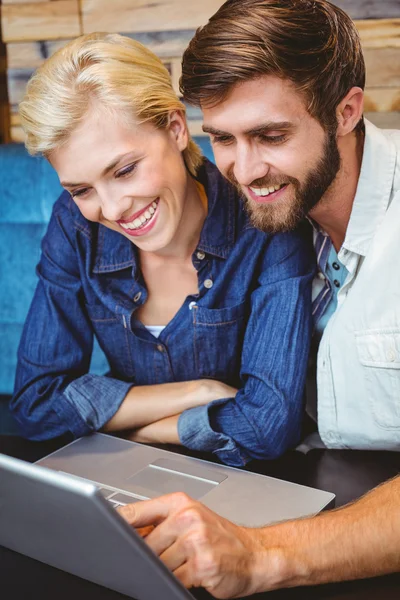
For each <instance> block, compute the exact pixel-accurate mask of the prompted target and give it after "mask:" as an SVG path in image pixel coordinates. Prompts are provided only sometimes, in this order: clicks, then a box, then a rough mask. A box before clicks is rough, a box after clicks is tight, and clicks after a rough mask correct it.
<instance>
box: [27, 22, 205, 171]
mask: <svg viewBox="0 0 400 600" xmlns="http://www.w3.org/2000/svg"><path fill="white" fill-rule="evenodd" d="M96 101H98V102H100V103H101V105H102V107H104V108H105V109H106V110H109V111H111V113H113V114H116V115H117V116H118V117H121V116H122V117H123V118H124V119H127V122H128V123H130V122H132V120H133V119H135V121H136V122H139V123H144V122H151V123H152V124H154V126H155V127H157V128H160V129H163V128H166V127H167V126H168V123H169V116H170V113H171V111H174V110H179V111H182V112H183V114H185V106H184V104H182V102H180V100H179V98H178V97H177V95H176V94H175V92H174V90H173V87H172V84H171V78H170V76H169V73H168V70H167V69H166V68H165V66H164V65H163V64H162V62H161V61H160V59H159V58H158V57H157V56H156V55H155V54H153V53H152V52H151V51H150V50H148V49H147V48H146V47H145V46H143V45H142V44H140V43H139V42H136V41H135V40H132V39H130V38H128V37H124V36H122V35H118V34H107V33H92V34H89V35H84V36H81V37H79V38H77V39H75V40H73V41H72V42H70V43H69V44H67V45H66V46H65V47H64V48H61V49H60V50H58V51H57V52H56V53H55V54H54V55H53V56H51V57H50V58H48V59H47V60H46V61H45V62H44V63H43V65H41V66H40V67H39V68H38V69H37V71H36V72H35V74H34V75H33V76H32V77H31V79H30V81H29V82H28V85H27V89H26V94H25V96H24V99H23V101H22V102H21V104H20V106H19V113H20V116H21V124H22V127H23V129H24V131H25V134H26V141H25V145H26V148H27V150H28V152H29V153H30V154H33V155H36V154H42V155H44V156H48V155H49V154H50V153H51V152H52V151H53V150H55V149H56V148H59V147H60V146H61V145H63V144H64V143H65V142H66V141H67V140H68V138H69V136H70V134H71V133H72V131H73V130H74V129H75V128H76V127H77V125H78V124H79V123H80V122H81V121H82V119H83V118H84V117H85V115H86V114H87V113H88V111H89V110H90V106H91V104H92V103H93V102H96ZM183 157H184V160H185V163H186V166H187V168H188V169H189V171H190V172H191V173H192V174H193V175H195V174H196V172H197V170H198V168H199V166H200V164H201V162H202V160H203V157H202V155H201V152H200V149H199V148H198V146H197V145H196V144H195V143H194V141H193V140H192V139H191V137H190V135H189V142H188V146H187V148H186V149H185V150H184V151H183Z"/></svg>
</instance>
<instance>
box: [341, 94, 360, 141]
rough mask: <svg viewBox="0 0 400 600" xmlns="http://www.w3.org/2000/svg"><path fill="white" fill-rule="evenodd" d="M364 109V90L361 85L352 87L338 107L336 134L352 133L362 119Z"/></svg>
mask: <svg viewBox="0 0 400 600" xmlns="http://www.w3.org/2000/svg"><path fill="white" fill-rule="evenodd" d="M363 110H364V92H363V91H362V89H361V88H359V87H352V88H351V90H349V91H348V92H347V94H346V96H345V97H344V98H343V100H342V101H341V102H340V103H339V104H338V106H337V108H336V118H337V121H338V128H337V131H336V134H337V135H338V136H344V135H347V134H348V133H351V132H352V131H353V130H354V129H355V127H356V125H357V123H358V122H359V120H360V119H361V117H362V115H363Z"/></svg>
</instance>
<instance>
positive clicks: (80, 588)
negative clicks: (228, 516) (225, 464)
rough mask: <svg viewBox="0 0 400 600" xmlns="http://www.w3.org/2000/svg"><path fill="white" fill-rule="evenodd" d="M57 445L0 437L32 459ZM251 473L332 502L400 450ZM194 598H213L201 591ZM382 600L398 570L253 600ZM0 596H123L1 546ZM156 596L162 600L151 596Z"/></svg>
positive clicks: (11, 450) (397, 581)
mask: <svg viewBox="0 0 400 600" xmlns="http://www.w3.org/2000/svg"><path fill="white" fill-rule="evenodd" d="M58 447H60V442H59V441H51V442H43V443H42V442H41V443H35V442H28V441H26V440H23V439H21V438H18V437H14V436H0V452H2V453H4V454H8V455H10V456H14V457H17V458H20V459H23V460H27V461H29V462H34V461H36V460H38V459H39V458H42V457H43V456H45V455H46V454H49V453H50V452H52V451H54V450H55V449H57V448H58ZM248 468H249V469H250V470H252V471H254V472H258V473H263V474H265V475H270V476H273V477H279V478H281V479H286V480H287V481H293V482H295V483H301V484H304V485H310V486H313V487H316V488H320V489H325V490H328V491H331V492H334V493H335V494H336V506H342V505H343V504H345V503H347V502H349V501H351V500H354V499H356V498H358V497H359V496H361V495H362V494H364V493H365V492H367V491H368V490H370V489H372V488H373V487H375V486H376V485H378V484H379V483H381V482H383V481H386V480H387V479H390V478H391V477H394V476H396V475H397V474H398V473H399V472H400V453H393V452H359V451H342V450H312V451H311V452H309V453H308V454H307V455H303V454H300V453H298V452H291V453H288V454H287V455H285V456H284V457H283V458H281V459H279V460H277V461H272V462H267V461H254V462H253V463H251V464H250V465H249V466H248ZM193 593H194V594H195V595H196V598H198V600H206V599H209V598H211V596H210V595H209V594H206V593H204V592H203V591H202V590H196V591H195V592H193ZM377 596H379V597H380V598H382V600H395V599H396V600H398V599H399V598H400V574H394V575H389V576H385V577H376V578H372V579H364V580H360V581H351V582H344V583H340V584H329V585H323V586H316V587H307V588H294V589H290V590H278V591H276V592H269V593H268V594H267V593H265V594H258V595H256V596H252V598H254V600H256V599H257V600H283V599H285V600H286V599H287V600H300V599H303V598H307V599H310V600H316V599H321V600H324V599H328V598H329V599H330V600H361V599H362V600H372V598H374V599H375V598H376V597H377ZM0 597H2V598H4V599H5V600H26V599H27V598H29V599H31V600H71V599H76V600H123V599H124V598H127V597H126V596H123V595H121V594H119V593H117V592H113V591H111V590H108V589H106V588H103V587H100V586H98V585H95V584H93V583H89V582H88V581H85V580H83V579H80V578H78V577H75V576H73V575H70V574H68V573H64V572H63V571H59V570H57V569H54V568H52V567H49V566H48V565H44V564H42V563H39V562H37V561H35V560H32V559H30V558H27V557H25V556H22V555H21V554H18V553H15V552H12V551H11V550H7V549H6V548H2V547H0ZM154 600H163V599H162V598H155V599H154Z"/></svg>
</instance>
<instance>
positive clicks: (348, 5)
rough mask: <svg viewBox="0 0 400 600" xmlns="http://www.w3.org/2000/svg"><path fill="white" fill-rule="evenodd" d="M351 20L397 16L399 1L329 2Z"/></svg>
mask: <svg viewBox="0 0 400 600" xmlns="http://www.w3.org/2000/svg"><path fill="white" fill-rule="evenodd" d="M331 2H332V4H336V6H340V8H342V9H343V10H344V11H345V12H347V14H349V15H350V17H351V18H352V19H390V18H392V17H398V16H399V12H400V10H399V0H331Z"/></svg>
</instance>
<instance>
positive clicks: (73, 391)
mask: <svg viewBox="0 0 400 600" xmlns="http://www.w3.org/2000/svg"><path fill="white" fill-rule="evenodd" d="M132 385H133V384H132V383H127V382H125V381H119V380H118V379H112V378H111V377H105V376H104V375H93V374H90V373H88V374H87V375H83V376H82V377H79V379H76V380H75V381H73V382H72V383H70V384H69V386H68V387H67V388H66V389H65V391H64V397H65V398H66V400H67V404H68V407H69V409H70V410H67V411H66V412H65V414H64V417H65V419H66V421H67V422H68V426H69V429H70V431H71V432H72V433H73V435H74V436H75V437H81V436H83V435H87V434H88V433H91V432H92V431H98V430H99V429H101V427H103V425H105V424H106V423H107V422H108V421H109V420H110V419H111V417H113V416H114V415H115V413H116V412H117V410H118V409H119V407H120V406H121V404H122V402H123V400H124V398H125V396H126V394H127V393H128V391H129V390H130V388H131V387H132ZM68 413H69V414H68Z"/></svg>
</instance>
